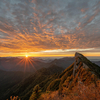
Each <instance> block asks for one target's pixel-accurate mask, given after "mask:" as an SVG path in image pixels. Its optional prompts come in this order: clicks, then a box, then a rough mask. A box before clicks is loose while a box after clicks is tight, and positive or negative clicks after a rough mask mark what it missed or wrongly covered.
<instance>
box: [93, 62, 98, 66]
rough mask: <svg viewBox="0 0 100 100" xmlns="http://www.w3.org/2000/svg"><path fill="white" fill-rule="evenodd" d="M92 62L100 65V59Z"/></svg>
mask: <svg viewBox="0 0 100 100" xmlns="http://www.w3.org/2000/svg"><path fill="white" fill-rule="evenodd" d="M92 62H93V63H95V64H97V65H98V66H100V61H92Z"/></svg>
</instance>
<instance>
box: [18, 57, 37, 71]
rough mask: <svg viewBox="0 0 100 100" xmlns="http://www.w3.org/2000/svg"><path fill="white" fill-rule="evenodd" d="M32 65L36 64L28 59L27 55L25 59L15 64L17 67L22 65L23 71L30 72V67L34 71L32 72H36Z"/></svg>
mask: <svg viewBox="0 0 100 100" xmlns="http://www.w3.org/2000/svg"><path fill="white" fill-rule="evenodd" d="M33 64H36V63H35V62H34V60H33V59H32V58H31V57H28V55H25V57H24V58H22V59H21V60H20V61H19V62H18V63H17V65H23V66H24V71H26V69H28V70H31V69H29V68H30V66H32V67H33V69H34V71H36V68H35V67H34V65H33Z"/></svg>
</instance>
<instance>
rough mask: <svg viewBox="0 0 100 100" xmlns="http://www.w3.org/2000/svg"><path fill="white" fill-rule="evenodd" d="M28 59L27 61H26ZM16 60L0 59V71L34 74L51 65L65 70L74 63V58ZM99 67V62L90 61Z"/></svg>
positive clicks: (15, 58) (13, 58)
mask: <svg viewBox="0 0 100 100" xmlns="http://www.w3.org/2000/svg"><path fill="white" fill-rule="evenodd" d="M27 59H29V61H28V60H27ZM27 59H26V58H17V57H7V58H6V57H1V58H0V69H1V70H4V71H23V72H35V71H36V70H38V69H41V68H43V67H44V68H47V67H49V66H51V65H52V64H55V65H57V66H60V67H63V68H64V69H65V68H67V67H68V66H69V65H71V64H72V63H73V62H74V57H65V58H60V59H54V60H53V59H47V60H44V59H41V58H27ZM92 62H93V63H96V64H97V65H99V66H100V61H92Z"/></svg>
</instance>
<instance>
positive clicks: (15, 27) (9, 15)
mask: <svg viewBox="0 0 100 100" xmlns="http://www.w3.org/2000/svg"><path fill="white" fill-rule="evenodd" d="M86 48H100V0H0V53H22V52H39V51H45V50H56V49H63V50H65V49H86ZM95 50H96V49H95Z"/></svg>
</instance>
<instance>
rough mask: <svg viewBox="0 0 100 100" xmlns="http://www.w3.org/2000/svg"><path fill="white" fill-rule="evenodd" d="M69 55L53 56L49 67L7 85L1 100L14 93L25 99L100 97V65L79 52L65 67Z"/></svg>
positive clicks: (61, 99)
mask: <svg viewBox="0 0 100 100" xmlns="http://www.w3.org/2000/svg"><path fill="white" fill-rule="evenodd" d="M66 59H67V58H63V59H60V60H58V59H55V60H53V61H52V62H51V63H49V67H46V68H44V67H42V68H41V69H39V70H38V71H36V72H35V73H33V74H31V75H30V76H28V77H27V78H25V79H24V80H21V81H20V82H19V83H17V84H15V85H14V86H12V87H11V88H9V89H7V90H6V91H5V92H4V93H3V94H2V95H0V100H6V99H7V98H8V99H9V97H10V96H18V97H19V98H20V99H21V100H80V99H81V100H99V98H100V67H99V66H98V65H96V64H95V63H92V62H91V61H89V60H88V59H87V58H86V57H85V56H83V55H82V54H80V53H75V57H74V62H73V63H72V64H71V65H70V66H69V67H68V66H67V65H66V69H65V70H63V69H62V67H59V66H61V64H63V63H62V62H63V61H66ZM71 60H72V59H71ZM60 61H61V62H60ZM66 62H67V61H66ZM58 64H59V66H58Z"/></svg>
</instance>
